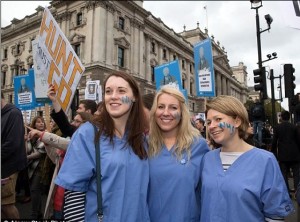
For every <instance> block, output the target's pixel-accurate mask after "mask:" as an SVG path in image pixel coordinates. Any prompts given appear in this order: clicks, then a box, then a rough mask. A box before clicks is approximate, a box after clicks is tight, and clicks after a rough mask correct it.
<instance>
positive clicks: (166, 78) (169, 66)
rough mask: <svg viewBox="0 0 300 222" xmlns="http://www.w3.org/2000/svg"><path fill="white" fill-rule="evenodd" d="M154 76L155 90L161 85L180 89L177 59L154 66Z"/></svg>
mask: <svg viewBox="0 0 300 222" xmlns="http://www.w3.org/2000/svg"><path fill="white" fill-rule="evenodd" d="M154 77H155V82H156V90H159V89H160V88H161V86H163V85H171V86H174V87H175V88H177V89H182V83H181V75H180V69H179V62H178V60H174V61H172V62H169V63H166V64H163V65H160V66H156V67H155V68H154Z"/></svg>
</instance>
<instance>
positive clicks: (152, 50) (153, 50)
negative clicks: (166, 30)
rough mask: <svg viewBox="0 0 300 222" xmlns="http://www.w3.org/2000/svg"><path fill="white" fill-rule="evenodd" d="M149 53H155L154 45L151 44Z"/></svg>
mask: <svg viewBox="0 0 300 222" xmlns="http://www.w3.org/2000/svg"><path fill="white" fill-rule="evenodd" d="M151 52H153V53H155V43H154V42H151Z"/></svg>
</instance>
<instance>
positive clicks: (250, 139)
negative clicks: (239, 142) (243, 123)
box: [245, 123, 254, 146]
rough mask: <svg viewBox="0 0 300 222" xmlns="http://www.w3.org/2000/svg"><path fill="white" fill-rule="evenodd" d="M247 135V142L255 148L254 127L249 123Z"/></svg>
mask: <svg viewBox="0 0 300 222" xmlns="http://www.w3.org/2000/svg"><path fill="white" fill-rule="evenodd" d="M246 133H247V136H246V138H245V142H246V143H248V144H250V145H252V146H254V141H253V136H254V132H253V125H252V124H251V123H249V127H248V129H247V131H246Z"/></svg>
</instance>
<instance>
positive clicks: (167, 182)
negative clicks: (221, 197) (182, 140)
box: [148, 138, 209, 222]
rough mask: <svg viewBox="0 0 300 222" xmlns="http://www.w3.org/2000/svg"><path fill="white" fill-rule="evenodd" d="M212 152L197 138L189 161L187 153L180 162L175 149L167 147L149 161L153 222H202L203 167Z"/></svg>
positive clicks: (150, 200) (150, 201)
mask: <svg viewBox="0 0 300 222" xmlns="http://www.w3.org/2000/svg"><path fill="white" fill-rule="evenodd" d="M208 151H209V148H208V145H207V143H206V141H205V140H204V139H203V138H195V140H194V142H193V144H192V145H191V156H190V160H188V155H187V153H184V154H183V156H182V158H181V160H178V159H177V157H176V156H175V153H174V150H173V148H172V149H171V150H170V151H169V150H168V149H167V148H166V147H165V146H164V147H163V148H162V150H161V152H160V153H159V154H158V155H157V156H155V157H153V158H150V159H149V164H150V185H149V194H148V204H149V213H150V219H151V222H192V221H199V213H200V200H199V195H200V194H199V191H200V190H199V189H197V188H199V183H200V164H201V160H202V157H203V155H204V154H205V153H207V152H208Z"/></svg>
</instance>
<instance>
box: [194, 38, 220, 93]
mask: <svg viewBox="0 0 300 222" xmlns="http://www.w3.org/2000/svg"><path fill="white" fill-rule="evenodd" d="M194 61H195V79H196V90H197V96H201V97H214V96H215V75H214V64H213V56H212V46H211V40H210V39H209V38H208V39H205V40H204V41H201V42H199V43H197V44H195V45H194Z"/></svg>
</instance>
